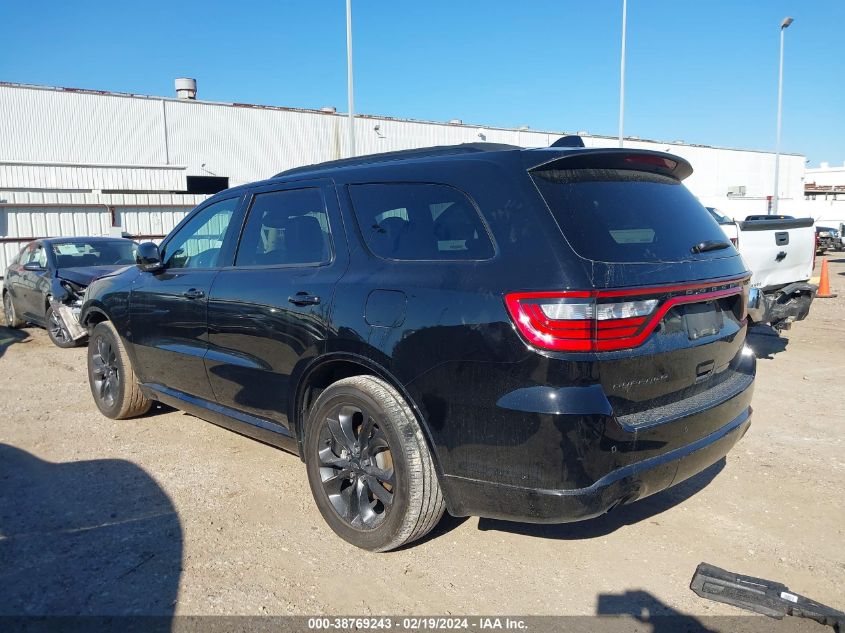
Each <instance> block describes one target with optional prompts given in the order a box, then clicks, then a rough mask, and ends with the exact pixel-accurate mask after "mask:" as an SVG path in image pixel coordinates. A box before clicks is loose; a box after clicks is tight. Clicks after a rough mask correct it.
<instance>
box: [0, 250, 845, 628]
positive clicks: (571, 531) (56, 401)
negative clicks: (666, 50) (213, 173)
mask: <svg viewBox="0 0 845 633" xmlns="http://www.w3.org/2000/svg"><path fill="white" fill-rule="evenodd" d="M829 259H830V260H831V273H832V274H831V284H832V287H833V291H834V292H836V291H838V292H839V293H840V296H839V297H838V298H836V299H819V300H817V301H816V302H815V303H814V305H813V308H812V311H811V314H810V317H809V318H808V320H807V321H805V322H803V323H799V324H797V325H795V326H794V327H793V329H792V330H791V331H788V332H785V333H784V334H782V335H780V336H777V335H776V334H775V333H774V332H773V331H771V330H769V329H762V328H761V329H758V330H754V331H753V334H752V336H751V337H750V339H749V342H750V344H751V346H752V347H753V349H754V350H755V351H756V353H757V355H758V358H759V361H758V375H757V384H756V391H755V395H754V401H753V406H754V418H753V419H754V422H753V424H752V426H751V429H750V431H749V432H748V434H747V435H746V436H745V438H744V439H743V440H742V441H740V443H739V444H738V445H737V446H736V448H735V449H734V450H733V452H731V453H730V454H729V455H728V456H727V459H726V461H725V462H723V463H720V464H717V465H716V466H714V467H712V468H710V469H709V470H708V471H705V472H704V473H702V474H700V475H699V476H697V477H695V478H693V479H692V480H689V481H687V482H685V483H683V484H681V485H679V486H677V487H675V488H673V489H671V490H669V491H666V492H664V493H661V494H658V495H655V496H653V497H650V498H648V499H646V500H644V501H641V502H639V503H636V504H633V505H630V506H625V507H622V508H620V509H618V510H616V511H615V512H613V513H611V514H610V515H607V516H605V517H602V518H599V519H596V520H593V521H589V522H585V523H581V524H570V525H559V526H537V525H528V524H515V523H506V522H501V521H492V520H486V519H477V518H470V519H455V518H451V517H448V516H447V517H445V518H444V520H443V522H442V524H441V525H440V526H439V527H438V528H437V529H436V530H435V531H434V532H433V533H432V535H431V536H430V537H428V538H426V539H424V540H423V541H422V542H419V543H417V544H415V545H414V546H412V547H409V548H406V549H404V550H401V551H397V552H393V553H389V554H370V553H367V552H364V551H361V550H358V549H356V548H354V547H352V546H351V545H348V544H346V543H345V542H344V541H342V540H340V539H339V538H337V537H336V536H335V535H334V534H333V533H332V532H331V531H330V530H329V528H328V526H327V525H326V524H325V522H324V521H323V519H322V518H321V516H320V514H319V512H318V511H317V508H316V506H315V505H314V503H313V502H312V499H311V494H310V491H309V489H308V485H307V482H306V478H305V471H304V467H303V465H302V463H301V462H300V461H299V459H298V458H297V457H295V456H292V455H289V454H286V453H283V452H281V451H279V450H276V449H274V448H271V447H269V446H265V445H263V444H260V443H258V442H255V441H253V440H250V439H247V438H244V437H241V436H239V435H236V434H234V433H231V432H229V431H226V430H224V429H221V428H218V427H216V426H213V425H211V424H208V423H206V422H203V421H201V420H198V419H196V418H193V417H191V416H188V415H185V414H182V413H180V412H176V411H173V410H170V409H157V410H154V411H153V412H151V413H150V414H149V415H147V416H145V417H143V418H140V419H136V420H129V421H112V420H108V419H106V418H104V417H103V416H102V415H100V414H99V413H98V411H97V409H96V407H95V406H94V403H93V401H92V399H91V395H90V393H89V391H88V384H87V378H86V370H85V349H84V348H81V349H72V350H61V349H58V348H56V347H53V346H52V345H51V344H50V342H49V340H48V338H47V334H46V332H45V331H43V330H40V329H36V328H27V329H25V330H20V331H12V330H9V329H7V328H5V327H0V613H3V614H11V613H26V612H31V613H64V614H68V613H70V614H72V613H93V614H101V613H108V612H110V613H114V612H126V611H130V612H134V613H159V614H172V613H176V614H321V613H331V614H444V615H445V614H467V613H471V614H472V613H474V614H594V613H598V612H601V613H632V614H640V611H641V608H642V607H643V606H645V607H646V608H647V609H648V610H649V611H650V612H651V613H655V612H656V613H661V612H664V613H672V612H680V613H684V614H690V615H693V616H699V615H705V614H708V615H714V614H726V615H734V614H737V613H739V612H738V611H736V610H734V609H733V608H731V607H728V606H725V605H720V604H716V603H708V602H705V601H703V600H701V599H699V598H698V597H697V596H695V595H694V594H693V593H692V592H691V591H690V590H689V588H688V585H689V581H690V578H691V576H692V573H693V571H694V570H695V567H696V565H697V564H698V563H699V562H701V561H707V562H710V563H713V564H715V565H718V566H721V567H725V568H727V569H731V570H733V571H737V572H740V573H744V574H750V575H754V576H762V577H764V578H769V579H772V580H779V581H781V582H784V583H786V584H787V585H789V586H790V587H791V588H792V589H793V590H794V591H797V592H799V593H802V594H805V595H808V596H810V597H812V598H814V599H816V600H819V601H821V602H824V603H827V604H829V605H831V606H835V607H836V606H838V607H839V608H840V609H845V583H843V578H845V533H844V532H845V403H844V402H843V375H845V319H844V318H843V317H845V276H843V275H845V259H843V258H841V257H840V256H837V255H835V254H834V255H832V256H831V257H829ZM811 626H817V625H815V624H811ZM802 628H804V627H802ZM818 629H819V630H823V629H822V628H821V627H818ZM808 630H809V629H808Z"/></svg>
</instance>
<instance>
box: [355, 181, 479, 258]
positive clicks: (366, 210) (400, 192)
mask: <svg viewBox="0 0 845 633" xmlns="http://www.w3.org/2000/svg"><path fill="white" fill-rule="evenodd" d="M349 195H350V196H351V197H352V206H353V207H354V208H355V216H356V218H357V220H358V226H359V227H360V229H361V233H362V234H363V236H364V241H365V242H366V244H367V247H368V248H369V249H370V250H371V251H372V252H373V253H374V254H375V255H378V256H379V257H383V258H385V259H399V260H438V259H445V260H478V259H489V258H490V257H492V256H493V254H494V249H493V243H492V242H491V241H490V237H489V235H488V234H487V230H486V229H485V227H484V224H483V223H482V221H481V218H480V217H479V215H478V211H477V210H476V208H475V206H474V205H473V204H472V202H470V200H469V198H467V196H466V195H465V194H463V193H462V192H460V191H458V190H457V189H455V188H454V187H450V186H448V185H439V184H423V183H382V184H364V185H350V187H349Z"/></svg>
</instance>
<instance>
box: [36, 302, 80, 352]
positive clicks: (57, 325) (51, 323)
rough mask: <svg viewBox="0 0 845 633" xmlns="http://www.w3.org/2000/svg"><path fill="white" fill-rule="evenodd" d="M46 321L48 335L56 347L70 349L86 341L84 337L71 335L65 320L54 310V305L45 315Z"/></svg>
mask: <svg viewBox="0 0 845 633" xmlns="http://www.w3.org/2000/svg"><path fill="white" fill-rule="evenodd" d="M44 322H45V324H46V326H47V335H48V336H49V337H50V340H51V341H52V342H53V345H55V346H56V347H61V348H62V349H69V348H71V347H78V346H79V345H81V344H82V342H83V341H84V337H83V338H82V339H79V340H74V339H72V338H71V337H70V334H69V333H68V331H67V328H66V327H65V325H64V322H63V321H62V319H61V318H60V317H59V315H58V314H56V311H55V310H53V306H50V307H49V308H47V314H46V315H45V316H44Z"/></svg>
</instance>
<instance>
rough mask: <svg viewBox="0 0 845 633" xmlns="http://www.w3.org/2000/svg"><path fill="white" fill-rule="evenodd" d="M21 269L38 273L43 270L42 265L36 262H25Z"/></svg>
mask: <svg viewBox="0 0 845 633" xmlns="http://www.w3.org/2000/svg"><path fill="white" fill-rule="evenodd" d="M23 269H24V270H29V271H31V272H34V273H40V272H42V271H43V270H45V269H44V266H42V265H41V264H39V263H38V262H27V263H26V264H24V265H23Z"/></svg>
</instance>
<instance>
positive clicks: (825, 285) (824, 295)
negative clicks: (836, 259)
mask: <svg viewBox="0 0 845 633" xmlns="http://www.w3.org/2000/svg"><path fill="white" fill-rule="evenodd" d="M827 277H828V273H827V260H826V259H823V260H822V277H821V279H819V290H818V292H817V293H816V297H817V298H819V299H831V298H833V297H835V296H836V295H835V294H831V292H830V280H829V279H828V278H827Z"/></svg>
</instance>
